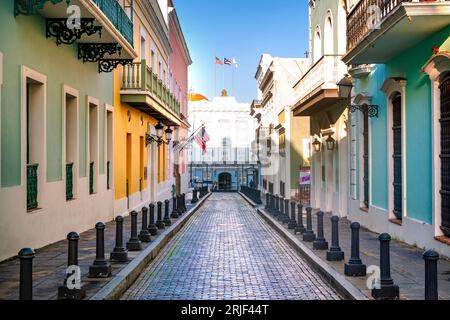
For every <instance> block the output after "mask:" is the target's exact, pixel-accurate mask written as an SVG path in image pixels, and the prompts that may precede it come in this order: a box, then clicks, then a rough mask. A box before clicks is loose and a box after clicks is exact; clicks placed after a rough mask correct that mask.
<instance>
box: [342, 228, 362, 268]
mask: <svg viewBox="0 0 450 320" xmlns="http://www.w3.org/2000/svg"><path fill="white" fill-rule="evenodd" d="M350 227H351V229H352V250H351V256H350V260H349V261H348V263H346V264H345V268H344V273H345V275H346V276H349V277H364V276H365V275H366V270H367V268H366V265H365V264H363V263H362V261H361V258H360V257H359V228H360V227H361V226H360V225H359V223H358V222H353V223H352V224H351V226H350Z"/></svg>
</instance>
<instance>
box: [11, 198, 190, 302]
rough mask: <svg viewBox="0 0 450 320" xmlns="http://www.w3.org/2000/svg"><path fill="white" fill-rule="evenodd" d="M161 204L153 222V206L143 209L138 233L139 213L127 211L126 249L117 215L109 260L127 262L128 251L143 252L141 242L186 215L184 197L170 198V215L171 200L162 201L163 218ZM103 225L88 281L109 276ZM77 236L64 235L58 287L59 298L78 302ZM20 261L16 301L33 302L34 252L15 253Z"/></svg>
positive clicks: (81, 289)
mask: <svg viewBox="0 0 450 320" xmlns="http://www.w3.org/2000/svg"><path fill="white" fill-rule="evenodd" d="M162 205H163V203H162V202H158V203H157V221H156V223H155V205H154V204H153V203H151V204H150V205H149V207H148V208H147V207H143V208H142V210H141V213H142V228H141V231H140V233H139V234H138V223H137V221H138V220H137V219H138V213H137V212H136V211H132V212H130V217H131V234H130V239H129V241H128V242H127V244H126V246H124V243H123V222H124V218H123V217H122V216H118V217H116V218H115V219H114V221H115V223H116V238H115V246H114V249H113V250H112V252H111V253H110V259H109V260H110V261H114V262H121V263H123V262H127V261H128V251H140V250H142V243H147V242H151V237H152V236H156V235H157V233H158V229H160V230H162V229H165V228H166V227H168V226H170V225H171V224H172V221H171V219H170V218H174V219H176V218H179V217H180V216H181V215H182V214H183V213H185V212H187V207H186V195H185V194H181V195H176V196H174V197H173V210H172V215H170V216H169V211H170V208H169V206H170V201H169V200H166V201H164V205H165V208H164V217H163V216H162ZM105 228H106V226H105V224H104V223H103V222H98V223H97V224H96V225H95V230H96V247H95V249H96V250H95V251H96V254H95V260H94V261H93V263H92V265H91V266H90V267H89V274H88V277H89V278H108V277H110V276H111V275H112V268H111V263H110V262H109V261H108V260H107V259H106V258H105ZM79 239H80V236H79V234H78V233H76V232H70V233H69V234H68V235H67V241H68V255H67V269H66V277H65V279H64V282H63V285H62V286H60V287H58V299H70V300H80V299H83V298H84V297H85V296H86V291H85V289H84V287H83V285H82V283H81V271H80V267H79V265H78V242H79ZM18 256H19V259H20V285H19V299H20V300H32V299H33V259H34V257H35V253H34V251H33V250H32V249H30V248H24V249H22V250H20V252H19V253H18Z"/></svg>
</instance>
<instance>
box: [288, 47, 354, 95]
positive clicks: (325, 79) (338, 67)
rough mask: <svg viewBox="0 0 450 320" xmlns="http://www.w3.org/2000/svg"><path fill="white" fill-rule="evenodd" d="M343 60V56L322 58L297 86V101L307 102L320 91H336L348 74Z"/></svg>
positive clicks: (325, 56)
mask: <svg viewBox="0 0 450 320" xmlns="http://www.w3.org/2000/svg"><path fill="white" fill-rule="evenodd" d="M341 58H342V55H324V56H322V57H321V58H320V59H319V60H318V61H317V62H316V63H315V64H314V65H313V66H312V67H311V68H310V69H309V70H308V71H307V72H306V73H305V74H304V75H303V76H302V77H301V78H300V81H299V82H298V83H297V84H296V85H295V100H296V101H301V100H306V99H308V98H309V97H311V96H312V95H313V94H314V93H315V92H317V91H318V90H320V89H336V88H337V83H338V82H339V80H340V79H342V77H343V76H344V74H345V73H346V72H347V67H346V66H345V64H344V63H343V62H342V61H341Z"/></svg>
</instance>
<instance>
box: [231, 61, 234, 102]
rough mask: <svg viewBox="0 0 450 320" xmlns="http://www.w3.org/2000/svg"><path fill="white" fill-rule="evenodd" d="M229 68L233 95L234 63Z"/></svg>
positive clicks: (232, 93)
mask: <svg viewBox="0 0 450 320" xmlns="http://www.w3.org/2000/svg"><path fill="white" fill-rule="evenodd" d="M231 68H232V70H231V95H232V96H233V97H234V65H232V66H231Z"/></svg>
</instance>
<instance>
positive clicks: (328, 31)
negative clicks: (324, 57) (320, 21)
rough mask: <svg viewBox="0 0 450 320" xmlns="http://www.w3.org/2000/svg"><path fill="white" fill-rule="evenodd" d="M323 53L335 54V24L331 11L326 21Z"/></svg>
mask: <svg viewBox="0 0 450 320" xmlns="http://www.w3.org/2000/svg"><path fill="white" fill-rule="evenodd" d="M323 51H324V54H333V53H334V36H333V22H332V21H331V11H328V16H327V18H326V20H325V28H324V31H323Z"/></svg>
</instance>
